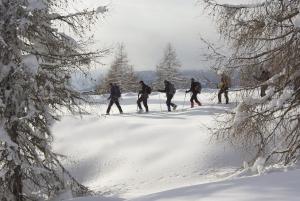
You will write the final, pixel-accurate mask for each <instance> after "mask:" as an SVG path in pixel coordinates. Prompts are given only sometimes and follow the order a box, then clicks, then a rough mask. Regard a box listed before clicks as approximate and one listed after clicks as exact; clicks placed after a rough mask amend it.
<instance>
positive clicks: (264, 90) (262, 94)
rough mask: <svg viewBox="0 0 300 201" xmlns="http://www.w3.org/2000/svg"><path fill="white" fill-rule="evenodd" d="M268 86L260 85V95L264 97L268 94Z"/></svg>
mask: <svg viewBox="0 0 300 201" xmlns="http://www.w3.org/2000/svg"><path fill="white" fill-rule="evenodd" d="M267 88H268V86H267V85H262V86H261V87H260V96H261V97H264V96H265V95H266V90H267Z"/></svg>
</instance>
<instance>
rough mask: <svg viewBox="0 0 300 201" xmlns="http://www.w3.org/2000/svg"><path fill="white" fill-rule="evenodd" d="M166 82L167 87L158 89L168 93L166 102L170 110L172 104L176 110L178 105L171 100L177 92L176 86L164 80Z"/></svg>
mask: <svg viewBox="0 0 300 201" xmlns="http://www.w3.org/2000/svg"><path fill="white" fill-rule="evenodd" d="M164 84H165V89H164V90H158V91H159V92H162V93H166V96H167V101H166V104H167V107H168V111H169V112H171V106H172V107H173V110H176V108H177V105H176V104H174V103H172V102H171V101H172V98H173V96H174V94H175V93H176V89H175V86H174V85H173V84H172V83H171V82H169V81H167V80H165V81H164Z"/></svg>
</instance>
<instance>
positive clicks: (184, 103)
mask: <svg viewBox="0 0 300 201" xmlns="http://www.w3.org/2000/svg"><path fill="white" fill-rule="evenodd" d="M185 99H186V93H185V94H184V100H183V106H182V111H183V109H184V106H185Z"/></svg>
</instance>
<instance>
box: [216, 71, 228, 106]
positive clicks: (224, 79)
mask: <svg viewBox="0 0 300 201" xmlns="http://www.w3.org/2000/svg"><path fill="white" fill-rule="evenodd" d="M229 87H230V78H229V77H228V76H227V75H226V74H224V73H223V74H222V75H221V82H220V84H219V89H220V90H219V93H218V100H219V104H221V103H222V94H223V93H224V96H225V99H226V104H228V103H229V98H228V90H229Z"/></svg>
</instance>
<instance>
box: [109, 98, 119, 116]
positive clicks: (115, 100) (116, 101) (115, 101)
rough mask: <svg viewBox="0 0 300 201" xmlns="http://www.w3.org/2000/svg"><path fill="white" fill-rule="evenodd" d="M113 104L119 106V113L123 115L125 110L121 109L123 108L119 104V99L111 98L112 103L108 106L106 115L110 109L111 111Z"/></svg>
mask: <svg viewBox="0 0 300 201" xmlns="http://www.w3.org/2000/svg"><path fill="white" fill-rule="evenodd" d="M113 104H116V106H117V107H118V109H119V112H120V113H123V110H122V108H121V106H120V103H119V99H118V98H111V99H110V101H109V104H108V108H107V110H106V114H109V112H110V109H111V106H112V105H113Z"/></svg>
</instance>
